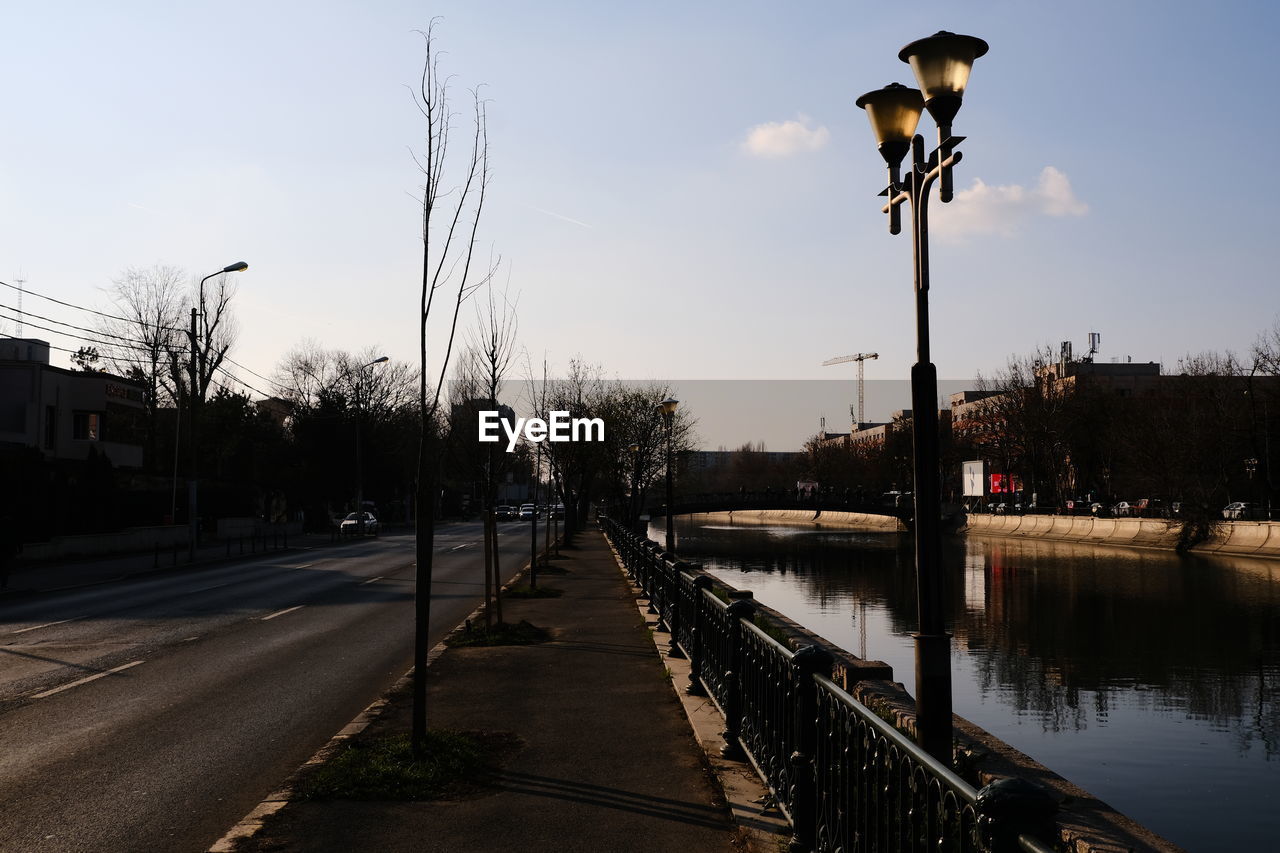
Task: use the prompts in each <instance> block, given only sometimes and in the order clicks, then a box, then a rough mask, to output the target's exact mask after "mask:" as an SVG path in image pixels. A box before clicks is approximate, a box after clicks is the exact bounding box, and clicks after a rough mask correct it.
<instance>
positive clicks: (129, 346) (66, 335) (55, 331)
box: [0, 314, 187, 352]
mask: <svg viewBox="0 0 1280 853" xmlns="http://www.w3.org/2000/svg"><path fill="white" fill-rule="evenodd" d="M31 316H35V315H31ZM0 320H9V321H11V322H14V323H17V322H20V321H19V320H18V319H17V318H15V317H10V316H8V315H6V314H0ZM51 322H55V323H56V322H57V321H56V320H54V321H51ZM26 325H28V326H30V327H31V328H33V329H39V330H40V331H42V332H49V333H51V334H54V335H61V336H62V337H64V338H74V339H75V340H77V341H86V342H88V343H91V344H98V345H99V346H104V347H119V348H121V349H130V350H136V351H138V352H150V351H151V349H150V347H140V346H134V345H132V344H118V343H113V342H111V341H103V340H99V339H98V338H86V337H85V336H84V335H76V334H72V333H71V332H64V331H62V330H61V329H50V328H49V327H48V326H39V325H36V324H35V323H27V324H26ZM73 328H76V327H73ZM177 351H178V352H187V350H185V349H183V350H177Z"/></svg>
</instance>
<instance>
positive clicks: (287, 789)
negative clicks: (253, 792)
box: [207, 551, 545, 853]
mask: <svg viewBox="0 0 1280 853" xmlns="http://www.w3.org/2000/svg"><path fill="white" fill-rule="evenodd" d="M543 553H544V554H545V551H544V552H543ZM529 565H530V564H527V563H526V564H525V566H524V567H523V568H522V569H520V571H518V572H516V574H515V575H514V576H512V578H511V580H509V581H507V582H506V583H504V584H503V585H502V588H503V589H504V590H505V589H508V588H510V587H511V586H512V584H514V583H515V582H516V581H517V580H518V579H519V578H520V577H521V576H522V575H523V574H524V573H525V572H527V571H528V570H529ZM483 613H484V605H483V604H481V605H479V606H478V607H476V609H474V610H472V611H471V612H470V613H469V614H467V616H466V618H464V619H463V620H462V621H461V622H459V623H458V624H457V625H455V626H454V627H453V630H451V631H450V632H449V634H452V633H453V632H454V631H457V630H458V629H459V628H463V627H465V626H466V625H467V623H469V622H471V621H473V620H477V621H478V620H479V619H480V618H481V616H482V614H483ZM446 636H448V635H446ZM447 648H448V646H446V645H445V642H444V640H441V641H440V642H438V643H436V644H435V645H434V646H432V647H431V650H430V651H429V652H427V669H430V668H431V665H432V664H433V663H435V662H436V659H437V658H439V657H440V655H442V654H444V652H445V650H446V649H447ZM412 679H413V669H412V668H410V669H409V671H408V672H406V673H405V674H404V675H402V676H400V678H398V679H396V682H395V684H393V685H391V687H389V688H388V689H387V690H385V691H384V692H383V694H382V695H381V696H379V697H378V698H377V699H375V700H374V701H373V702H372V703H370V704H369V706H368V707H367V708H365V709H364V710H363V711H361V712H360V713H359V714H357V715H356V716H355V718H354V719H353V720H352V721H351V722H349V723H347V724H346V725H345V726H343V727H342V729H341V730H339V731H338V733H337V734H335V735H334V736H333V737H331V738H329V741H328V742H327V743H326V744H325V745H324V746H322V747H320V749H318V750H317V751H316V753H315V755H312V756H311V757H310V758H308V759H307V760H306V761H305V762H304V763H303V764H302V765H301V766H300V767H298V769H297V770H295V771H293V773H291V774H290V775H289V778H288V779H286V780H285V782H284V784H283V785H282V786H281V787H280V788H279V789H278V790H277V791H275V793H273V794H270V795H269V796H268V797H267V798H266V799H264V800H263V801H262V802H260V803H258V805H256V806H254V807H253V809H251V810H250V811H249V813H248V814H246V815H245V816H244V817H242V818H240V820H239V821H237V822H236V824H235V826H233V827H231V828H230V829H229V830H227V831H226V833H225V834H223V836H222V837H221V838H219V839H218V840H217V841H215V842H214V843H213V844H212V845H211V846H210V847H209V849H208V851H207V853H235V849H236V844H237V842H239V841H240V840H241V839H246V838H252V837H253V836H255V835H257V834H258V831H259V830H261V829H262V824H263V822H264V821H265V820H266V819H267V818H268V817H270V816H271V815H273V814H275V813H276V812H278V811H280V810H281V809H282V808H284V807H285V806H287V805H288V804H289V802H290V801H291V800H292V799H293V794H294V790H295V788H296V787H297V784H298V782H299V780H300V779H301V777H302V774H303V773H304V772H306V770H307V769H308V768H310V767H313V766H315V765H317V764H323V763H324V762H326V761H328V760H329V758H330V757H332V756H333V754H334V753H335V752H337V751H338V750H339V749H340V748H342V746H344V745H345V744H346V742H347V741H349V740H351V738H353V737H355V736H356V735H358V734H360V733H361V732H363V731H364V730H365V729H367V728H368V727H369V724H370V723H372V722H373V721H374V720H376V719H377V718H378V716H379V715H380V714H381V713H382V711H383V709H385V708H386V707H387V696H388V694H390V693H393V692H395V691H396V690H399V689H401V688H403V687H405V686H406V685H407V684H409V683H410V682H411V681H412Z"/></svg>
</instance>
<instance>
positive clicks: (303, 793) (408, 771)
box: [297, 729, 496, 800]
mask: <svg viewBox="0 0 1280 853" xmlns="http://www.w3.org/2000/svg"><path fill="white" fill-rule="evenodd" d="M491 740H492V738H486V736H484V735H481V734H478V733H475V732H455V731H447V730H441V729H431V730H429V731H428V732H427V749H426V757H425V758H423V759H422V760H421V761H418V760H415V759H414V757H413V747H412V745H411V743H410V738H409V735H407V734H398V735H390V736H387V737H381V738H377V739H375V740H371V741H370V742H368V743H361V742H359V741H356V742H353V743H352V744H351V745H350V746H348V747H346V748H345V749H343V750H342V751H341V752H339V753H338V754H337V755H335V756H333V757H332V758H331V759H329V760H328V761H327V762H325V763H324V764H323V765H321V766H320V767H319V768H317V769H316V771H315V772H313V773H311V774H309V775H308V776H307V777H306V778H304V779H303V780H302V782H301V783H300V785H299V786H298V790H297V796H298V798H299V799H302V800H431V799H439V798H441V797H445V796H450V795H457V794H462V793H468V792H471V791H474V790H476V789H478V788H480V787H483V783H484V782H485V780H486V779H487V778H488V777H489V776H490V775H491V774H492V771H493V759H494V753H495V752H496V749H495V744H494V743H492V742H489V741H491Z"/></svg>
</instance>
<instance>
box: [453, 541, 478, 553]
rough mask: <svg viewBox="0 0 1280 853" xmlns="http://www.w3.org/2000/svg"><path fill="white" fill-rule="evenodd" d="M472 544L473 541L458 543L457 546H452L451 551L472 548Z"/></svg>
mask: <svg viewBox="0 0 1280 853" xmlns="http://www.w3.org/2000/svg"><path fill="white" fill-rule="evenodd" d="M472 544H473V543H471V542H464V543H463V544H461V545H458V546H457V547H456V548H450V549H449V550H450V551H460V550H462V549H463V548H470V547H471V545H472Z"/></svg>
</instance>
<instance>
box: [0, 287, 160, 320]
mask: <svg viewBox="0 0 1280 853" xmlns="http://www.w3.org/2000/svg"><path fill="white" fill-rule="evenodd" d="M0 284H2V285H4V286H5V287H7V288H9V289H10V290H16V291H18V292H19V293H20V294H22V293H28V294H30V295H32V296H38V297H40V298H41V299H45V300H48V301H49V302H53V303H55V304H57V305H62V306H63V307H66V308H74V309H76V310H77V311H87V312H88V313H90V314H97V315H98V316H99V317H106V318H108V319H111V320H119V321H121V322H122V323H137V324H138V325H140V326H150V327H151V328H153V329H159V330H162V331H165V332H185V331H186V329H180V328H177V327H175V326H162V325H160V324H159V323H148V322H147V321H146V320H141V319H137V318H130V317H121V316H119V315H117V314H108V313H107V312H105V311H98V310H97V309H94V308H86V307H84V306H83V305H75V304H73V303H71V302H63V301H62V300H61V299H54V298H53V297H52V296H45V295H44V294H43V293H36V292H35V291H34V290H31V289H30V288H27V287H17V286H15V285H12V284H9V282H7V281H0ZM33 316H34V315H33ZM18 322H21V321H18Z"/></svg>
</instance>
